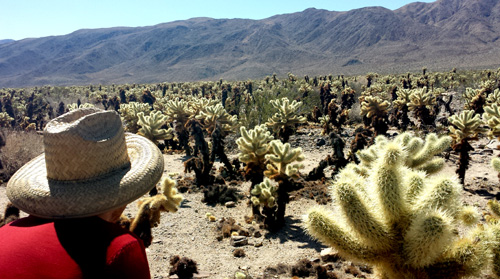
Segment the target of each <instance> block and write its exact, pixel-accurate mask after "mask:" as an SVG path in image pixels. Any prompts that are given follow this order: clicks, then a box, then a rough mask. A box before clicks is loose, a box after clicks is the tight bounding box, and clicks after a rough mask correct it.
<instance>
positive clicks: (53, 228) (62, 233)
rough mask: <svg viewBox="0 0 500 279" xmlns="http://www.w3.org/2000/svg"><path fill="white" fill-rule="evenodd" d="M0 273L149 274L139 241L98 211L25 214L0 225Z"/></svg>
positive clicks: (60, 275) (1, 275)
mask: <svg viewBox="0 0 500 279" xmlns="http://www.w3.org/2000/svg"><path fill="white" fill-rule="evenodd" d="M0 278H2V279H10V278H12V279H14V278H16V279H19V278H23V279H31V278H33V279H34V278H37V279H43V278H61V279H62V278H134V279H136V278H137V279H142V278H146V279H150V278H151V276H150V272H149V265H148V261H147V257H146V252H145V248H144V245H143V243H142V241H141V240H140V239H138V238H137V237H136V236H135V235H133V234H132V233H131V232H129V231H127V230H125V229H123V228H121V227H120V226H118V225H116V224H113V223H110V222H107V221H104V220H102V219H101V218H99V217H89V218H82V219H72V220H55V221H54V220H46V219H40V218H36V217H32V216H30V217H26V218H22V219H19V220H17V221H14V222H12V223H10V224H8V225H5V226H3V227H1V228H0Z"/></svg>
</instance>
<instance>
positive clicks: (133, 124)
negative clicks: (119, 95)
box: [118, 102, 151, 133]
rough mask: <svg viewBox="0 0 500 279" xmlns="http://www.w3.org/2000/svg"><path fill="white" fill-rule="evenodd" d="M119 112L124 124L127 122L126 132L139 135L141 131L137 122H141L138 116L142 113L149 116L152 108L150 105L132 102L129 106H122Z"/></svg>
mask: <svg viewBox="0 0 500 279" xmlns="http://www.w3.org/2000/svg"><path fill="white" fill-rule="evenodd" d="M118 112H119V113H120V116H121V118H122V120H123V122H125V127H126V130H127V131H129V132H131V133H137V131H138V130H139V126H138V125H137V121H139V117H138V114H139V113H140V112H142V113H144V115H149V113H150V112H151V107H150V106H149V104H143V103H139V102H130V103H128V104H121V105H120V109H119V110H118Z"/></svg>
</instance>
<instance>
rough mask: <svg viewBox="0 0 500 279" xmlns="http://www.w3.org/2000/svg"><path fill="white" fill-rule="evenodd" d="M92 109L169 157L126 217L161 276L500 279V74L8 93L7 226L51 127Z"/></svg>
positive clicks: (3, 103) (3, 137)
mask: <svg viewBox="0 0 500 279" xmlns="http://www.w3.org/2000/svg"><path fill="white" fill-rule="evenodd" d="M89 106H93V107H98V108H101V109H106V110H115V111H116V112H117V113H118V114H119V115H120V116H121V118H122V121H123V123H124V125H125V130H126V131H127V132H129V133H135V134H139V135H142V136H144V137H146V138H148V139H149V140H151V141H152V142H153V143H154V144H156V145H157V146H158V148H160V150H161V151H162V152H163V154H164V155H163V156H164V162H165V170H164V175H163V178H162V180H161V181H160V182H159V183H158V185H157V187H156V189H153V190H152V191H151V192H150V193H149V195H145V196H144V197H143V198H141V199H140V200H138V202H135V203H132V204H130V205H129V206H128V207H127V209H126V211H125V214H124V216H122V219H121V224H122V225H123V226H124V227H126V228H128V229H130V230H131V231H133V232H134V233H135V234H137V235H138V236H139V237H140V238H141V239H143V240H144V243H145V244H146V246H147V256H148V260H149V264H150V269H151V275H152V278H191V276H192V275H193V272H195V273H194V278H217V279H219V278H220V279H223V278H231V279H232V278H263V279H267V278H319V279H323V278H373V279H395V278H411V279H420V278H421V279H428V278H478V279H479V278H481V279H482V278H499V277H500V271H499V270H500V268H499V267H500V260H499V259H500V251H499V250H500V249H499V248H498V247H500V223H499V222H498V219H499V218H500V217H499V216H498V214H499V212H500V210H499V208H500V206H499V205H498V202H497V200H499V199H500V180H499V173H500V159H499V157H500V142H499V140H500V132H499V129H500V109H499V106H500V69H491V70H477V71H457V70H452V71H449V72H431V71H428V70H427V71H422V72H418V73H404V74H391V75H383V74H377V73H368V74H366V75H362V76H344V75H339V76H335V75H331V74H330V75H325V76H304V77H299V76H296V75H294V74H292V73H288V75H285V76H279V75H276V74H274V75H272V76H268V77H266V78H264V79H262V80H246V81H226V80H223V79H221V80H217V81H200V82H177V83H173V82H165V83H157V84H121V85H88V86H69V87H54V86H43V87H33V88H3V89H0V179H1V181H2V185H1V186H0V210H1V211H0V215H1V216H0V221H1V222H0V226H1V225H3V224H4V223H5V222H8V221H10V220H12V219H15V218H17V217H19V216H21V217H22V216H25V213H24V212H19V211H16V209H15V208H12V206H11V205H10V204H9V203H8V200H7V197H6V194H5V183H6V182H7V181H8V180H9V178H10V176H11V175H12V174H13V173H14V172H15V171H16V170H17V169H18V168H19V167H20V166H21V165H22V164H24V163H26V162H27V161H28V160H30V159H31V158H34V157H35V156H36V155H38V154H39V153H41V152H42V150H41V149H40V148H41V147H42V146H43V145H42V143H41V140H42V133H43V132H42V131H43V128H44V126H45V124H46V123H47V122H48V121H49V120H50V119H52V118H54V117H57V116H58V115H61V114H63V113H65V112H67V111H70V110H73V109H76V108H79V107H89ZM4 209H5V212H4V211H3V210H4ZM16 216H17V217H16ZM182 266H184V267H189V270H186V268H184V269H183V268H182Z"/></svg>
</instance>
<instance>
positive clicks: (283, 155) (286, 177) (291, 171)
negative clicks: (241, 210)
mask: <svg viewBox="0 0 500 279" xmlns="http://www.w3.org/2000/svg"><path fill="white" fill-rule="evenodd" d="M269 145H270V146H271V151H272V152H271V153H269V154H267V155H266V156H265V158H266V160H267V170H266V171H264V175H265V176H267V177H269V178H271V179H273V180H275V181H277V182H278V190H277V192H276V193H277V201H276V207H275V208H269V207H264V208H263V214H264V215H265V218H264V224H265V225H266V226H267V228H268V229H269V230H277V229H280V228H281V227H283V226H284V224H285V211H286V205H287V203H288V202H289V201H290V195H289V194H288V193H289V192H290V191H291V190H292V184H291V180H294V179H297V178H298V177H299V170H300V169H302V168H303V167H304V165H303V164H300V163H297V162H301V161H303V160H304V155H303V153H302V149H301V148H300V147H299V148H295V149H292V148H291V147H290V144H289V143H285V144H283V143H282V142H281V141H280V140H273V141H271V142H270V144H269Z"/></svg>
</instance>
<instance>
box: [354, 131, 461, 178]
mask: <svg viewBox="0 0 500 279" xmlns="http://www.w3.org/2000/svg"><path fill="white" fill-rule="evenodd" d="M451 141H452V138H451V137H449V136H442V137H438V136H437V135H436V134H434V133H431V134H428V135H427V136H426V137H425V140H423V139H421V138H419V137H415V136H412V135H410V134H409V133H407V132H405V133H402V134H400V135H398V136H397V137H396V138H394V142H395V143H397V144H399V145H401V146H403V149H404V150H405V154H406V155H405V158H403V161H404V165H405V166H407V167H409V168H412V169H414V170H422V171H425V172H426V173H428V174H432V173H435V172H437V171H439V170H440V169H441V168H442V167H443V166H444V159H442V158H437V157H436V158H434V156H435V155H437V154H439V153H441V152H442V151H444V150H445V149H446V148H448V147H449V146H450V144H451ZM387 143H388V139H387V138H386V137H385V136H377V137H376V138H375V143H374V144H373V145H371V146H370V147H368V148H365V149H364V150H361V151H358V153H357V154H356V155H357V157H358V158H359V160H360V161H361V164H360V165H359V167H363V168H371V167H372V165H373V163H374V162H375V160H377V158H378V156H379V154H380V153H379V151H380V149H381V148H384V146H386V145H387Z"/></svg>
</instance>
